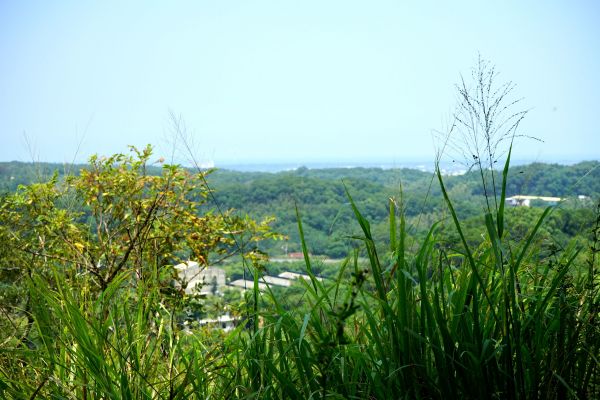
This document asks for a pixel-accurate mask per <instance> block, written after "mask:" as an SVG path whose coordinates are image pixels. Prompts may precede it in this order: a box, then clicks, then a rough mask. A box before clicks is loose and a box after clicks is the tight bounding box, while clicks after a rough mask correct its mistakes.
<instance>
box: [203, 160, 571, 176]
mask: <svg viewBox="0 0 600 400" xmlns="http://www.w3.org/2000/svg"><path fill="white" fill-rule="evenodd" d="M579 161H581V160H568V159H556V160H545V161H540V160H511V165H513V166H516V165H525V164H531V163H533V162H546V163H553V164H564V165H571V164H576V163H577V162H579ZM214 166H215V167H217V168H221V169H228V170H234V171H241V172H271V173H275V172H282V171H294V170H296V169H298V168H301V167H306V168H308V169H326V168H381V169H401V168H409V169H416V170H419V171H424V172H433V171H434V170H435V164H434V162H432V161H406V162H393V163H391V162H377V161H353V162H349V161H306V162H302V161H295V162H263V163H259V162H247V163H217V164H215V165H214ZM440 167H441V169H442V172H444V173H445V174H447V175H461V174H464V173H465V172H467V167H466V166H465V165H463V164H461V163H456V162H447V161H442V162H440ZM498 168H502V166H498Z"/></svg>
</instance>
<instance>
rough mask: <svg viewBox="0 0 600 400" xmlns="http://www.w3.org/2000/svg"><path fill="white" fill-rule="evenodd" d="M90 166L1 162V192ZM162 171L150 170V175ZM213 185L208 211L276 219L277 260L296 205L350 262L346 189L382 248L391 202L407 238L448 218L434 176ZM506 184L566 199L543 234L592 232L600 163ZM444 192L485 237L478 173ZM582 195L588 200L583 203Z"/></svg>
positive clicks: (318, 241)
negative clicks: (398, 206)
mask: <svg viewBox="0 0 600 400" xmlns="http://www.w3.org/2000/svg"><path fill="white" fill-rule="evenodd" d="M85 168H87V166H86V165H66V166H65V165H60V164H52V163H36V164H32V163H19V162H7V163H0V188H2V189H1V190H2V191H5V192H11V191H14V190H16V189H17V187H18V185H20V184H30V183H33V182H36V181H39V180H43V179H47V178H49V177H51V176H53V174H57V179H64V178H65V176H66V175H69V174H78V173H79V171H80V170H81V169H85ZM160 172H161V170H160V168H157V167H155V166H154V167H153V166H150V167H148V173H149V174H160ZM208 172H209V173H208V175H207V176H206V180H207V185H208V187H209V188H210V189H211V190H212V193H211V196H210V197H209V198H208V201H207V202H206V203H205V204H203V206H202V207H203V209H204V210H211V209H216V208H218V209H220V210H229V209H234V210H237V211H236V212H237V213H240V214H247V215H249V216H251V217H252V218H256V219H264V218H267V217H274V218H275V219H274V221H273V224H272V226H273V228H274V230H275V231H277V232H279V233H281V234H282V235H284V236H285V237H286V238H287V240H284V241H283V242H282V241H268V242H265V243H261V246H262V247H263V248H262V250H264V251H265V252H267V253H269V254H270V255H272V256H281V255H285V253H286V252H288V253H290V252H299V251H301V247H300V240H299V237H298V229H297V221H296V220H297V218H296V213H295V208H296V206H297V207H298V209H299V211H300V215H301V218H302V221H303V223H304V229H305V231H306V236H307V237H308V238H310V239H309V244H310V250H311V253H313V254H315V255H323V256H326V257H330V258H343V257H346V256H347V255H348V253H349V251H350V250H351V249H352V243H353V241H352V240H351V239H350V238H351V237H352V236H354V235H356V234H357V233H358V231H357V230H358V229H359V227H357V226H356V223H355V221H354V218H353V214H352V209H351V207H350V205H349V202H348V199H347V195H346V190H348V192H349V193H350V194H351V196H352V198H353V200H354V201H355V202H356V204H358V205H359V206H360V207H361V210H362V213H363V214H364V215H365V217H367V218H368V219H369V220H370V221H371V223H372V226H373V232H374V235H375V236H376V237H377V238H378V242H379V243H381V244H382V245H385V244H386V243H387V239H386V236H387V218H388V213H389V209H388V203H389V199H390V198H393V199H398V200H399V199H401V200H402V204H403V210H404V212H405V215H406V218H407V221H408V227H409V229H408V233H409V234H410V235H414V236H416V237H422V236H423V235H425V234H426V230H427V229H428V228H427V226H428V223H430V222H431V221H435V220H439V219H441V218H443V217H444V215H445V214H444V210H443V204H444V202H443V198H442V196H441V191H440V189H439V187H438V186H437V185H435V181H434V176H433V174H432V173H427V172H423V171H419V170H414V169H380V168H330V169H308V168H306V167H301V168H298V169H296V170H293V171H285V172H278V173H266V172H238V171H230V170H221V169H217V170H214V171H208ZM509 176H510V179H509V181H508V183H507V187H506V195H507V197H510V196H514V195H535V196H554V197H560V198H562V199H564V201H563V202H562V203H561V204H560V206H559V207H557V209H556V210H555V211H554V212H553V214H552V215H551V217H550V218H549V219H548V221H547V223H546V226H545V230H546V231H550V232H552V234H553V235H552V236H553V237H554V238H555V239H556V240H558V242H559V243H560V244H561V245H565V244H566V243H567V242H568V240H569V239H572V238H574V237H575V236H577V234H578V233H581V232H585V231H586V230H589V229H590V227H591V225H590V224H591V221H592V219H593V218H592V210H593V207H592V206H593V202H594V199H597V198H598V197H599V196H600V162H598V161H586V162H580V163H577V164H574V165H558V164H543V163H534V164H529V165H522V166H516V167H511V168H510V170H509ZM444 179H445V182H446V187H447V190H448V192H449V195H450V197H451V198H452V201H453V202H454V204H455V207H456V210H457V212H458V214H459V215H460V216H461V217H462V218H463V219H464V220H465V228H466V230H467V236H468V237H470V238H474V240H475V241H476V240H477V238H478V237H479V236H480V232H479V231H478V229H477V228H478V227H480V226H481V221H480V220H479V219H478V216H479V215H480V214H481V210H482V209H483V203H482V199H483V197H484V196H483V189H482V186H481V185H480V184H479V173H478V172H476V171H472V172H469V173H466V174H464V175H459V176H446V177H445V178H444ZM580 196H584V197H583V198H580ZM543 206H544V203H543V202H540V203H539V204H538V207H535V206H534V207H531V208H527V209H514V210H510V211H509V217H510V218H512V219H514V221H511V224H512V225H513V226H512V227H511V226H509V229H512V228H514V229H513V230H514V231H519V230H520V229H521V230H522V227H523V226H527V224H528V223H529V222H530V221H531V219H532V218H535V216H536V215H538V214H539V212H540V209H541V208H543Z"/></svg>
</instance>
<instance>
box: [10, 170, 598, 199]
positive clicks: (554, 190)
mask: <svg viewBox="0 0 600 400" xmlns="http://www.w3.org/2000/svg"><path fill="white" fill-rule="evenodd" d="M85 167H86V165H85V164H74V165H70V164H59V163H24V162H17V161H12V162H0V191H13V190H15V189H16V188H17V187H18V185H20V184H29V183H32V182H39V181H43V180H46V179H48V178H50V177H51V176H52V175H53V173H54V172H56V173H57V174H58V176H59V177H61V176H63V175H65V174H73V173H75V174H76V173H78V171H79V170H80V169H81V168H85ZM149 170H150V172H151V173H159V172H160V168H158V167H149ZM292 180H299V182H302V181H306V180H310V181H311V182H315V181H316V180H318V181H322V182H337V183H341V182H342V181H344V182H346V183H348V182H354V183H360V184H365V185H367V186H366V187H365V188H367V187H368V188H370V187H371V184H374V185H380V186H384V187H388V188H393V189H394V190H399V188H400V184H402V187H403V189H404V191H405V192H410V191H412V190H418V191H422V190H423V189H424V188H425V189H426V188H427V187H428V186H429V181H430V180H431V173H428V172H423V171H419V170H416V169H408V168H403V169H381V168H361V167H356V168H326V169H308V168H306V167H300V168H298V169H296V170H293V171H283V172H277V173H270V172H239V171H232V170H224V169H217V170H216V171H214V172H213V173H212V174H211V175H210V178H209V183H210V184H211V185H213V186H214V188H215V189H221V188H223V189H229V188H231V187H233V186H236V185H243V186H247V187H249V186H253V185H258V186H259V187H261V188H263V187H264V186H265V185H267V186H268V185H269V184H275V185H277V183H278V182H280V181H281V182H287V183H288V184H289V183H290V181H292ZM445 182H446V183H447V184H448V185H449V186H450V187H453V186H455V185H460V184H466V185H467V186H468V187H469V188H470V190H471V193H470V194H480V193H479V191H480V189H479V188H478V187H477V186H478V184H479V182H480V177H479V172H478V171H472V172H469V173H467V174H465V175H461V176H447V177H445ZM435 186H437V185H434V187H435ZM276 194H277V191H275V192H274V193H272V194H271V197H277V196H276ZM516 194H528V195H537V196H557V197H569V196H577V195H586V196H590V197H597V196H598V195H600V161H583V162H580V163H577V164H573V165H559V164H546V163H533V164H529V165H521V166H515V167H511V168H510V172H509V181H508V186H507V195H509V196H512V195H516Z"/></svg>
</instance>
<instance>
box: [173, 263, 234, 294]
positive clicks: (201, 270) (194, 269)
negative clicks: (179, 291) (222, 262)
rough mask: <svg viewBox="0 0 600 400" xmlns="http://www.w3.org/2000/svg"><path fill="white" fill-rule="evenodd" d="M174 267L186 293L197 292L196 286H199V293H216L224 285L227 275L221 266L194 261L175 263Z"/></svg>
mask: <svg viewBox="0 0 600 400" xmlns="http://www.w3.org/2000/svg"><path fill="white" fill-rule="evenodd" d="M175 269H176V270H177V272H178V275H179V278H180V279H181V280H182V281H183V284H185V292H186V293H188V294H192V293H194V292H197V290H198V288H197V286H200V294H204V295H209V294H216V293H219V292H220V289H221V288H222V287H223V286H225V285H226V278H227V276H226V274H225V271H224V270H223V269H222V268H217V267H206V266H201V265H200V264H198V263H197V262H196V261H187V262H185V263H181V264H178V265H176V266H175Z"/></svg>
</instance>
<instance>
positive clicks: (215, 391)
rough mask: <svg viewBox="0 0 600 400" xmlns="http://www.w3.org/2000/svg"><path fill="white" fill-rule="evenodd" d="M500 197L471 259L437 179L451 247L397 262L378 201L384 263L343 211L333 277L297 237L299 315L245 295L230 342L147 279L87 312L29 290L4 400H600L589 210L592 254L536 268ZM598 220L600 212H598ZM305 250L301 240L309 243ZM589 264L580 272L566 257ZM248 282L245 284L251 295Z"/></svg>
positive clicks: (7, 366)
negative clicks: (301, 272) (196, 326)
mask: <svg viewBox="0 0 600 400" xmlns="http://www.w3.org/2000/svg"><path fill="white" fill-rule="evenodd" d="M509 160H510V156H509V158H508V160H507V163H506V166H505V169H504V173H503V176H502V190H501V198H500V199H499V207H498V208H497V210H495V211H489V210H488V211H487V212H486V215H485V229H486V238H485V240H483V241H482V243H481V244H480V245H479V246H478V247H475V248H473V247H470V245H469V244H468V242H467V240H466V239H465V236H464V234H463V231H462V228H461V223H460V220H459V219H458V217H457V214H456V212H455V210H454V207H453V204H452V201H451V199H450V198H449V196H448V193H447V191H446V189H445V185H444V181H443V178H442V175H441V174H440V173H439V171H438V180H439V185H440V188H441V190H442V193H443V196H444V199H445V201H446V205H447V208H448V211H449V215H450V217H451V218H450V221H451V223H452V224H453V225H454V228H455V229H456V231H457V232H458V234H459V237H460V239H461V243H460V245H459V246H458V247H457V248H451V249H449V248H448V247H447V246H444V245H442V244H441V238H439V237H438V228H439V224H434V225H433V226H432V227H431V228H430V230H429V232H428V234H427V236H426V237H425V239H424V240H423V241H422V242H421V243H420V245H419V248H418V250H417V251H416V252H410V251H409V250H408V246H407V244H406V242H407V233H406V226H405V222H404V213H403V207H402V201H401V199H400V200H398V201H390V217H389V224H390V226H389V231H390V239H391V240H390V241H391V245H390V249H389V251H388V252H385V253H382V252H381V249H380V248H379V246H378V243H376V242H375V241H374V239H373V235H372V234H371V229H370V224H369V221H367V220H366V219H365V218H364V217H363V215H362V214H361V212H360V210H359V208H358V207H357V205H356V203H354V201H353V200H352V196H351V194H350V193H348V198H349V201H350V204H351V207H352V209H353V211H354V215H355V218H356V221H357V223H358V225H359V226H360V229H361V231H362V234H361V235H360V236H359V237H357V238H356V239H357V240H359V241H360V242H361V244H362V245H361V247H362V249H361V250H360V251H361V254H364V255H366V257H367V260H368V262H367V264H362V263H361V262H360V261H359V252H358V251H357V252H355V253H354V254H352V255H350V256H349V257H348V259H347V260H346V261H345V262H344V263H343V264H342V265H341V266H340V271H339V274H338V276H337V278H336V279H332V280H329V281H320V280H318V279H317V278H316V277H315V275H314V274H313V271H312V269H311V260H310V257H309V255H308V247H309V244H310V243H309V241H310V238H305V237H304V234H303V229H302V223H301V218H300V215H299V214H298V227H299V231H300V236H301V240H302V248H303V250H304V255H305V262H306V267H307V273H308V275H309V276H310V281H309V282H303V285H304V287H305V295H304V304H305V306H304V307H300V308H293V309H291V310H290V309H289V307H286V299H285V297H280V296H278V295H276V294H275V293H276V292H274V291H267V292H266V293H264V294H261V293H259V291H258V287H257V285H255V287H254V289H253V290H252V291H251V292H250V294H249V299H248V307H249V311H248V313H249V318H250V320H251V321H250V322H249V323H247V324H241V325H240V326H238V328H237V329H236V330H234V331H233V332H232V333H229V334H227V335H225V334H222V333H220V332H218V331H211V330H206V329H205V330H198V331H194V332H191V333H186V332H185V331H183V330H181V329H180V328H179V327H178V326H177V324H175V323H174V315H173V310H172V309H170V308H169V306H168V305H167V304H166V303H165V302H163V301H162V300H161V299H162V297H161V294H160V293H159V291H158V289H157V287H158V285H157V286H156V287H154V286H152V281H151V280H149V281H148V282H140V285H139V286H138V287H137V289H136V290H135V291H130V290H126V289H124V288H125V285H123V282H125V281H126V280H128V279H130V276H129V275H128V273H127V272H123V273H122V274H121V275H120V276H119V278H118V279H117V280H115V281H114V282H112V283H111V285H110V287H109V288H108V289H107V290H106V291H105V293H104V294H103V295H102V296H101V297H100V298H98V299H91V298H88V297H86V295H85V293H73V292H72V291H71V290H70V288H69V287H68V285H67V283H66V282H65V281H64V280H63V279H62V278H61V277H60V274H59V273H56V274H55V280H56V282H57V283H56V289H50V288H47V287H45V284H44V282H43V281H41V280H39V279H35V278H33V279H32V281H31V292H32V293H34V294H35V298H34V299H33V307H32V317H33V320H34V321H35V331H33V332H32V334H31V341H32V343H33V344H34V345H33V346H31V348H29V347H25V346H18V345H15V346H12V347H11V348H8V349H6V348H5V349H3V350H1V352H0V396H1V397H3V398H14V399H27V398H36V397H37V398H53V399H105V398H108V399H188V398H218V399H221V398H261V399H262V398H276V399H277V398H286V399H287V398H291V399H309V398H369V399H372V398H377V399H388V398H390V399H391V398H439V399H441V398H444V399H447V398H477V399H482V398H490V399H494V398H498V399H501V398H502V399H504V398H521V399H548V398H556V399H560V398H579V399H592V398H600V374H599V373H598V372H599V360H598V354H599V353H600V323H599V321H598V312H599V310H600V307H599V305H600V296H599V285H598V273H597V269H598V261H597V258H596V254H597V252H598V243H599V241H600V240H599V236H598V235H599V233H600V232H599V229H600V228H599V227H600V212H599V213H598V220H597V221H596V228H595V230H594V232H593V233H592V238H591V240H590V247H589V248H587V249H580V248H575V247H569V248H567V249H566V250H564V251H563V252H560V253H554V254H551V256H549V257H541V256H540V254H541V250H540V244H539V242H538V241H536V232H537V231H538V229H539V228H540V226H541V225H542V224H543V222H544V218H545V217H546V215H547V214H548V212H549V210H546V211H545V212H544V213H543V215H542V216H541V218H540V219H539V221H537V223H536V225H534V226H532V227H531V229H530V232H529V234H528V235H527V237H526V238H525V239H524V240H522V241H521V242H519V243H513V242H511V241H510V238H509V235H508V234H507V229H506V227H505V219H504V207H503V204H504V196H505V188H506V181H507V179H508V176H507V171H508V163H509ZM599 211H600V210H599ZM307 239H308V240H307ZM580 252H586V253H587V265H586V266H585V268H586V270H585V273H583V274H575V273H573V271H574V268H575V267H578V268H581V267H582V266H575V265H574V262H575V260H576V256H577V255H578V254H579V253H580ZM258 274H259V271H258V270H255V271H254V278H255V281H256V282H257V279H258Z"/></svg>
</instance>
